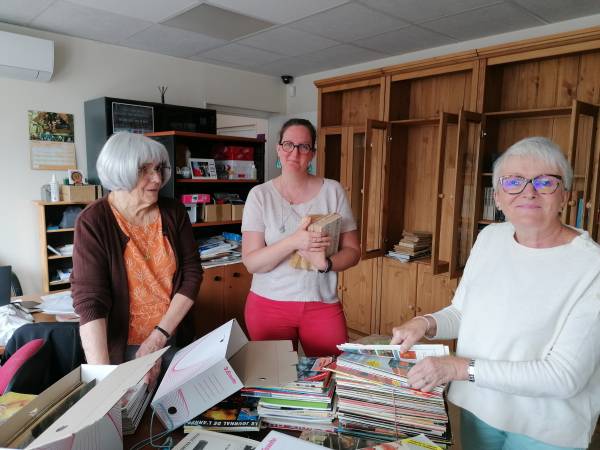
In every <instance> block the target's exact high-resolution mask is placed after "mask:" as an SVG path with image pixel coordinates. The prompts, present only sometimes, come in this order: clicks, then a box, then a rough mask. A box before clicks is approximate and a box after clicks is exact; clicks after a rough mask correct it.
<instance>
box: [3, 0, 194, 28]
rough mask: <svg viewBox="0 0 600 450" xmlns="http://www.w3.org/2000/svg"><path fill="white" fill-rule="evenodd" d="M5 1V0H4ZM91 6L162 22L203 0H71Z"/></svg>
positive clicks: (71, 0)
mask: <svg viewBox="0 0 600 450" xmlns="http://www.w3.org/2000/svg"><path fill="white" fill-rule="evenodd" d="M2 1H3V0H2ZM69 1H70V2H71V3H77V4H79V5H82V6H88V7H90V8H96V9H101V10H103V11H109V12H113V13H116V14H121V15H123V16H129V17H135V18H137V19H142V20H147V21H148V22H154V23H157V22H161V21H163V20H166V19H170V18H171V17H173V16H176V15H179V14H181V13H182V12H184V11H187V10H188V9H191V8H193V7H194V6H198V5H199V4H200V3H202V2H201V0H167V1H148V0H69Z"/></svg>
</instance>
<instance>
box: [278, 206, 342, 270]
mask: <svg viewBox="0 0 600 450" xmlns="http://www.w3.org/2000/svg"><path fill="white" fill-rule="evenodd" d="M310 218H311V223H310V225H309V226H308V231H315V232H319V233H323V234H324V235H326V236H329V237H330V238H331V243H330V244H329V247H327V248H326V249H325V256H331V255H333V254H334V253H337V251H338V248H339V245H340V229H341V226H342V216H341V215H339V214H338V213H330V214H325V215H320V214H314V215H311V216H310ZM290 266H292V267H293V268H295V269H302V270H316V269H315V267H313V265H312V264H311V263H310V262H309V261H307V260H305V259H304V258H302V256H300V254H299V253H298V252H295V253H294V254H293V255H292V257H291V258H290Z"/></svg>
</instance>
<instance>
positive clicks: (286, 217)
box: [279, 180, 312, 234]
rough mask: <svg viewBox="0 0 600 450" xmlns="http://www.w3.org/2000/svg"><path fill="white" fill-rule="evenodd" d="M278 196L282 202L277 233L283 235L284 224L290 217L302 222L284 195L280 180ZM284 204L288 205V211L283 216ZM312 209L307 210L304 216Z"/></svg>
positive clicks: (283, 186) (283, 187)
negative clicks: (293, 216)
mask: <svg viewBox="0 0 600 450" xmlns="http://www.w3.org/2000/svg"><path fill="white" fill-rule="evenodd" d="M280 189H281V191H280V195H281V198H282V202H281V225H280V226H279V232H280V233H281V234H284V233H285V231H286V226H285V225H286V223H287V221H288V220H289V218H290V217H291V216H292V215H295V216H296V217H297V218H298V219H300V220H302V216H301V215H300V214H298V212H297V211H296V210H295V209H294V206H293V204H292V202H291V201H289V200H288V197H287V196H286V195H285V193H284V191H285V185H284V183H283V181H281V180H280ZM284 204H287V205H288V208H289V211H288V213H287V215H284ZM311 208H312V205H311V206H310V207H309V208H308V210H307V211H306V213H305V214H304V215H305V216H306V215H308V213H309V212H310V210H311Z"/></svg>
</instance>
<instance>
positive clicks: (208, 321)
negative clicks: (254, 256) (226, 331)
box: [194, 263, 252, 337]
mask: <svg viewBox="0 0 600 450" xmlns="http://www.w3.org/2000/svg"><path fill="white" fill-rule="evenodd" d="M251 283H252V275H250V274H249V273H248V271H247V270H246V268H245V267H244V265H243V264H241V263H239V264H231V265H228V266H218V267H211V268H209V269H206V270H205V271H204V278H203V279H202V285H201V286H200V292H199V293H198V298H197V299H196V303H195V305H194V326H195V329H196V336H197V337H200V336H203V335H205V334H206V333H208V332H210V331H212V330H214V329H215V328H217V327H218V326H220V325H222V324H224V323H225V322H228V321H229V320H231V319H237V321H238V323H239V324H240V325H241V326H242V329H243V330H244V332H246V326H245V323H244V307H245V305H246V296H247V295H248V292H249V291H250V285H251Z"/></svg>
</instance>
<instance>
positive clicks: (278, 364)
mask: <svg viewBox="0 0 600 450" xmlns="http://www.w3.org/2000/svg"><path fill="white" fill-rule="evenodd" d="M296 364H298V354H297V353H296V352H295V351H294V350H293V348H292V342H291V341H252V342H249V341H248V339H247V338H246V336H245V335H244V332H243V331H242V329H241V328H240V326H239V324H238V323H237V322H236V320H235V319H233V320H231V321H229V322H227V323H226V324H223V325H221V326H220V327H219V328H217V329H215V330H213V331H212V332H210V333H208V334H207V335H205V336H203V337H201V338H200V339H198V340H196V341H194V342H192V343H191V344H190V345H188V346H187V347H184V348H183V349H181V350H180V351H179V352H177V354H176V355H175V356H174V357H173V360H172V361H171V364H170V365H169V368H168V369H167V372H166V373H165V376H164V378H163V381H162V383H161V384H160V386H159V387H158V390H157V391H156V394H155V395H154V399H152V408H154V411H155V413H156V414H157V415H158V417H159V418H160V420H161V422H162V423H163V424H164V425H165V427H166V428H167V429H169V430H173V429H175V428H177V427H179V426H181V425H183V424H184V423H185V422H186V421H188V420H190V419H192V418H194V417H196V416H197V415H198V414H200V413H202V412H204V411H206V410H207V409H208V408H210V407H212V406H214V405H216V404H217V403H218V402H220V401H221V400H223V399H225V398H226V397H229V396H230V395H231V394H233V393H235V392H237V391H239V390H240V389H241V388H242V387H244V386H245V385H246V386H253V387H281V386H283V385H285V384H287V383H290V382H292V381H294V380H295V379H296V377H297V375H296Z"/></svg>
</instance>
